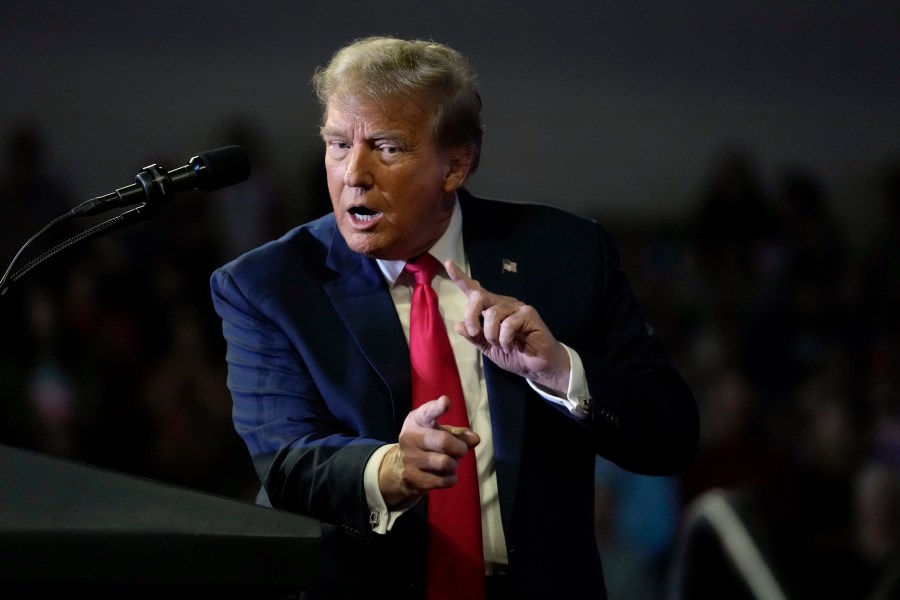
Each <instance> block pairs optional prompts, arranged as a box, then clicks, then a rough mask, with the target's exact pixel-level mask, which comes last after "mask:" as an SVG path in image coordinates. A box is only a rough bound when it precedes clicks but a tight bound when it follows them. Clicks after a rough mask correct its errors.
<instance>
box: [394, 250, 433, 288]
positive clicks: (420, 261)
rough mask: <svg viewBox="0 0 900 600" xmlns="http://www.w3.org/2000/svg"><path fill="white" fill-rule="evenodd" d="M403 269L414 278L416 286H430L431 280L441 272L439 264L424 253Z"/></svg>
mask: <svg viewBox="0 0 900 600" xmlns="http://www.w3.org/2000/svg"><path fill="white" fill-rule="evenodd" d="M403 268H404V270H405V271H406V272H407V273H412V274H413V277H415V278H416V285H422V284H426V285H430V284H431V280H432V279H434V276H435V275H437V273H438V271H440V270H441V263H440V261H438V259H436V258H435V257H433V256H432V255H430V254H428V253H427V252H426V253H425V254H420V255H419V256H418V257H416V258H414V259H413V260H411V261H409V262H407V263H406V266H405V267H403Z"/></svg>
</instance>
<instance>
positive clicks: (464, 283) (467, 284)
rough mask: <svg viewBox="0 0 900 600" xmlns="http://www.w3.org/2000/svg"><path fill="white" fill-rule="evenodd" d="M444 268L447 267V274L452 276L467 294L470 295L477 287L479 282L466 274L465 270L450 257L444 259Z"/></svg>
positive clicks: (457, 285) (454, 281)
mask: <svg viewBox="0 0 900 600" xmlns="http://www.w3.org/2000/svg"><path fill="white" fill-rule="evenodd" d="M444 268H445V269H447V275H449V276H450V280H451V281H452V282H453V283H455V284H456V287H458V288H459V289H460V290H461V291H462V293H464V294H465V295H467V296H468V295H469V292H472V291H474V290H475V289H477V284H476V283H475V280H474V279H472V278H471V277H469V276H468V275H466V273H465V271H463V270H462V269H460V268H459V265H457V264H456V263H455V262H453V261H452V260H450V259H447V260H446V261H444Z"/></svg>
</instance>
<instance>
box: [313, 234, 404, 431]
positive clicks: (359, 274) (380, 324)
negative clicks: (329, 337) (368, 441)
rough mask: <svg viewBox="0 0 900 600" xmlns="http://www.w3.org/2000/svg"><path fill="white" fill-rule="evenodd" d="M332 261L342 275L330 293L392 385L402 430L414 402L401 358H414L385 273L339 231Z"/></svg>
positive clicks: (397, 423)
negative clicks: (345, 239) (350, 243)
mask: <svg viewBox="0 0 900 600" xmlns="http://www.w3.org/2000/svg"><path fill="white" fill-rule="evenodd" d="M326 264H327V266H328V267H329V268H331V269H332V270H334V271H335V272H336V273H337V276H336V277H335V278H334V279H332V280H331V281H328V282H327V283H326V284H325V292H326V293H327V294H328V296H329V297H330V298H331V301H332V303H333V304H334V307H335V310H336V311H337V313H338V314H339V315H340V317H341V319H342V320H343V321H344V324H345V325H346V327H347V330H348V331H349V332H350V335H351V336H353V339H354V340H355V341H356V343H357V345H358V346H359V349H360V351H361V352H362V353H363V355H364V356H365V357H366V359H367V360H368V361H369V364H371V365H372V368H373V369H374V370H375V371H376V372H377V373H378V375H379V377H381V379H382V381H384V383H385V385H386V386H387V388H388V391H389V393H390V396H391V405H392V410H393V413H394V414H393V420H394V425H395V429H396V431H397V432H398V433H399V431H400V428H401V426H402V425H403V420H404V419H405V418H406V414H407V413H408V412H409V411H410V410H411V408H412V400H411V398H410V386H411V383H410V373H409V363H408V362H406V361H403V360H397V357H398V356H400V357H404V356H408V355H409V347H408V345H407V342H406V338H405V337H404V335H403V328H402V327H401V325H400V321H399V318H398V317H397V309H396V308H395V307H394V302H393V300H392V298H391V294H390V291H389V290H388V288H387V285H386V283H385V281H384V276H383V275H382V274H381V271H380V270H379V269H378V264H377V263H376V262H375V261H374V260H373V259H370V258H367V257H365V256H362V255H360V254H357V253H356V252H353V251H352V250H350V248H349V247H348V246H347V244H346V242H345V241H344V239H343V238H342V237H341V235H340V234H339V233H338V232H337V230H335V233H334V236H333V238H332V242H331V248H330V250H329V253H328V258H327V259H326ZM373 314H374V315H377V316H375V317H373V316H372V315H373Z"/></svg>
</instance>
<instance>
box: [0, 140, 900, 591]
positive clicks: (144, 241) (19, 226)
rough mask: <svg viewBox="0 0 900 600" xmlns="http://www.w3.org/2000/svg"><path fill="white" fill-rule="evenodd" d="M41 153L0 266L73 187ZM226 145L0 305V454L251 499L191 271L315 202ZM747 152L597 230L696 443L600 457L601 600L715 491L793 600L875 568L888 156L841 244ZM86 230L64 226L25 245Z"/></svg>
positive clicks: (899, 274)
mask: <svg viewBox="0 0 900 600" xmlns="http://www.w3.org/2000/svg"><path fill="white" fill-rule="evenodd" d="M43 144H44V140H43V138H42V135H41V131H40V128H39V127H38V126H35V125H34V124H28V123H23V124H22V126H21V127H20V128H17V129H16V130H15V131H12V132H8V134H7V137H6V146H5V151H6V162H5V163H4V165H3V169H2V171H0V207H2V208H3V212H2V214H3V219H2V221H0V260H2V267H0V268H2V269H3V270H5V269H6V266H7V265H8V264H9V261H11V260H12V258H13V256H14V255H15V254H16V252H17V251H18V250H19V248H21V247H22V246H23V244H24V243H25V242H26V240H27V239H28V238H29V237H30V236H32V235H33V234H35V233H37V232H38V231H39V230H40V229H41V228H42V227H44V226H45V225H47V224H48V223H50V221H51V220H53V219H54V218H55V217H58V216H60V215H62V214H64V213H66V212H67V211H68V210H69V209H71V208H72V207H73V206H75V205H76V204H78V203H79V202H81V201H83V200H85V199H86V198H81V197H74V196H73V193H72V190H69V189H66V187H65V186H64V185H62V184H61V183H60V182H58V181H55V180H54V179H53V177H52V176H51V174H50V173H51V169H50V168H49V165H48V164H47V161H46V148H45V147H44V145H43ZM226 144H240V145H243V146H245V148H247V149H248V154H250V155H251V157H252V159H251V160H252V163H253V174H252V176H251V178H250V180H248V181H247V182H244V183H243V184H241V185H239V186H234V187H233V188H226V189H225V190H220V191H218V192H215V194H217V198H216V199H215V200H214V201H213V200H205V199H203V198H198V199H197V201H196V202H194V201H184V202H181V201H180V202H178V203H172V204H171V205H170V206H168V207H166V210H165V211H163V213H162V214H161V215H160V216H159V217H157V218H156V220H154V221H153V222H148V223H139V224H137V225H135V226H132V227H129V228H128V229H126V230H122V231H115V232H112V233H110V234H109V235H104V236H102V237H99V238H97V239H95V240H93V241H91V242H90V243H87V244H82V245H79V246H78V247H77V248H76V249H68V250H66V253H65V254H64V255H62V256H61V257H60V258H54V259H53V260H50V261H47V263H46V264H45V265H43V266H41V267H40V268H39V269H36V270H35V272H34V274H29V276H28V277H27V278H25V279H23V280H22V281H21V282H17V283H16V285H15V286H12V287H11V289H10V292H9V293H7V294H6V295H5V296H0V331H2V344H0V443H2V444H7V445H12V446H18V447H24V448H30V449H34V450H38V451H41V452H47V453H50V454H53V455H56V456H61V457H66V458H72V459H75V460H80V461H85V462H88V463H91V464H94V465H98V466H102V467H108V468H112V469H115V470H119V471H123V472H126V473H133V474H137V475H141V476H147V477H151V478H154V479H158V480H160V481H163V482H168V483H173V484H177V485H184V486H187V487H190V488H194V489H199V490H202V491H209V492H213V493H217V494H223V495H227V496H230V497H235V498H239V499H246V500H251V499H252V498H253V496H254V495H255V492H256V489H257V487H258V484H257V481H256V479H255V475H254V473H253V470H252V467H251V465H250V462H249V458H248V457H247V453H246V451H245V449H244V448H243V446H242V445H241V442H240V440H239V439H238V438H237V436H236V434H235V433H234V431H233V429H232V424H231V414H230V411H231V403H230V398H229V395H228V390H227V389H226V387H225V362H224V343H223V341H222V337H221V332H220V323H219V321H218V318H217V317H216V316H215V314H214V312H213V310H212V307H211V302H210V299H209V291H208V278H209V275H210V273H211V272H212V270H213V268H215V267H216V266H218V265H220V264H222V263H223V262H225V261H226V260H228V259H229V258H231V257H233V256H236V255H237V254H238V253H240V252H242V251H243V250H246V249H248V248H250V247H252V246H255V245H257V244H258V243H260V242H262V241H264V240H266V239H271V238H273V237H275V236H277V235H280V234H281V233H282V232H284V231H286V230H287V229H288V228H290V227H291V226H293V225H294V224H296V223H299V222H300V221H301V220H305V219H307V218H310V217H313V216H317V215H318V214H321V213H322V212H325V211H327V210H330V208H329V204H328V201H327V192H326V191H325V190H324V189H323V188H322V187H321V185H322V184H321V183H320V182H319V179H318V178H316V177H315V176H309V175H308V173H309V169H308V168H306V170H305V171H304V172H305V173H307V175H306V176H305V179H303V180H302V184H301V183H298V180H296V179H294V178H293V176H292V175H288V176H283V175H281V174H278V173H275V172H273V170H272V169H269V168H268V166H267V165H268V164H269V163H268V161H267V156H266V154H267V148H265V144H264V143H263V142H261V141H260V137H259V132H258V131H256V130H255V129H254V128H253V127H252V124H248V123H246V122H235V123H232V124H230V125H229V129H228V130H227V132H224V133H223V134H222V143H221V145H226ZM755 159H756V157H754V155H753V153H752V152H751V151H747V150H745V149H742V148H741V147H731V148H728V149H725V150H723V151H722V152H721V154H717V155H716V156H715V162H714V166H713V167H712V168H711V169H710V172H709V173H708V176H707V178H706V181H705V185H704V188H703V190H702V191H701V196H700V197H699V198H697V203H696V207H697V208H696V210H695V213H694V214H692V215H690V218H689V219H687V220H686V222H687V225H682V226H678V227H663V228H660V227H649V226H648V227H642V226H641V225H640V224H631V225H629V226H627V227H626V226H621V227H618V226H615V225H611V226H610V230H611V233H612V234H613V236H614V238H616V239H617V241H618V242H619V244H620V246H621V250H622V255H623V261H624V264H625V267H626V270H627V271H628V274H629V276H630V278H631V282H632V286H633V287H634V288H635V290H636V291H637V293H638V296H639V298H641V299H642V301H643V303H644V305H645V308H646V312H647V314H648V316H649V319H650V321H651V322H652V324H653V325H654V327H655V328H656V329H657V330H658V331H659V333H660V336H661V338H662V341H663V344H664V346H666V348H667V350H668V351H669V353H670V354H671V355H672V356H673V357H674V359H675V361H676V363H677V364H678V366H679V367H680V368H681V369H682V370H683V372H684V373H685V375H686V376H687V378H688V380H689V381H690V383H691V385H692V387H693V388H694V391H695V393H696V395H697V398H698V401H699V403H700V406H701V411H702V439H701V444H700V448H699V451H698V454H697V456H696V458H695V460H694V461H693V462H692V463H691V464H690V465H689V466H688V468H687V469H686V470H685V471H684V472H683V473H682V474H681V475H679V476H678V477H673V478H651V477H641V476H635V475H632V474H629V473H626V472H624V471H621V470H620V469H618V468H617V467H615V466H614V465H611V464H609V463H607V462H605V461H603V460H598V463H597V537H598V543H599V544H600V545H601V548H602V552H603V555H604V560H605V561H606V564H607V565H608V567H607V576H608V579H609V587H610V598H611V600H626V599H631V598H634V599H640V600H647V599H651V598H660V597H662V588H663V587H664V578H665V573H666V566H667V561H668V560H669V559H670V557H671V549H672V545H673V543H674V541H675V539H676V535H677V533H678V527H679V523H680V521H681V516H682V514H683V512H684V510H685V508H686V507H688V506H689V505H690V504H691V502H693V501H695V500H696V499H697V498H699V497H701V496H702V495H703V494H704V493H705V492H707V491H709V490H713V489H728V490H739V491H742V492H746V493H747V494H749V495H750V496H751V497H752V498H753V499H754V506H755V507H756V509H757V511H758V515H759V517H760V522H761V523H763V524H764V527H757V528H756V531H757V532H758V533H759V534H760V535H761V536H765V537H766V538H767V539H769V540H770V542H771V543H770V544H769V545H768V548H770V549H771V550H772V554H771V560H772V564H773V568H775V569H776V571H777V573H778V574H779V577H781V578H782V579H783V581H784V584H785V587H786V588H787V589H789V590H791V591H792V592H794V593H793V594H792V595H791V596H790V597H791V598H792V599H793V598H807V597H809V598H818V597H840V598H866V597H868V596H867V593H868V592H869V591H871V590H873V589H874V588H875V586H876V583H877V582H878V581H879V580H880V579H881V578H882V577H883V576H884V575H885V573H886V572H887V571H889V570H890V569H891V566H890V565H891V561H892V559H893V558H894V556H893V555H894V552H895V548H896V546H897V542H898V535H900V531H898V525H900V521H898V518H900V388H898V386H900V370H898V368H897V366H898V365H897V363H898V361H900V328H898V326H897V325H898V324H897V322H896V321H897V320H898V319H900V311H898V310H897V307H898V306H900V163H898V164H893V165H891V164H886V165H885V169H884V171H883V173H881V175H880V179H879V180H878V181H877V182H872V183H875V184H877V185H879V186H880V187H879V190H880V191H879V194H880V199H881V200H882V202H883V205H882V207H881V211H882V212H881V213H880V214H879V216H878V218H879V219H880V227H881V229H880V230H879V231H878V233H877V234H874V235H872V236H868V237H867V239H866V240H865V243H864V244H863V247H851V244H850V242H849V239H848V236H847V231H846V228H845V227H844V225H843V224H842V223H841V222H840V220H839V219H838V218H837V217H836V216H835V213H834V211H833V205H832V199H831V198H830V197H829V190H828V189H826V187H825V186H824V185H823V183H822V180H821V179H820V178H819V177H818V175H817V173H815V172H811V171H810V170H809V169H805V168H803V167H802V166H799V167H796V168H785V169H783V170H782V171H780V172H779V174H778V176H777V178H776V179H775V180H767V179H766V178H764V177H763V175H762V172H761V170H760V169H759V167H758V165H757V163H756V160H755ZM298 172H299V169H298ZM310 198H316V199H318V200H317V203H315V204H312V203H311V201H310ZM590 216H595V217H596V218H598V220H600V221H601V222H603V221H604V218H603V215H600V214H598V215H590ZM107 218H108V217H107ZM100 220H102V219H100ZM85 225H86V224H84V223H71V222H66V223H64V224H63V225H62V226H61V227H60V229H59V230H58V231H57V230H51V231H49V232H48V233H47V234H46V237H42V238H39V239H38V240H36V242H35V246H36V247H37V248H40V249H41V250H40V251H43V250H46V249H47V247H48V245H52V244H56V243H58V242H59V241H60V240H65V239H67V236H71V235H75V233H76V232H77V231H80V230H83V229H84V228H85ZM51 234H52V235H51ZM34 252H38V251H37V250H34ZM38 253H39V252H38ZM18 266H19V267H21V266H22V263H20V264H19V265H18Z"/></svg>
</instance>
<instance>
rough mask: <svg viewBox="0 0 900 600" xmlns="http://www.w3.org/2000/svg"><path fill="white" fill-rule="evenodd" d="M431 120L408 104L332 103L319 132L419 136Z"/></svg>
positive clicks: (394, 101) (418, 107)
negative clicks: (390, 133)
mask: <svg viewBox="0 0 900 600" xmlns="http://www.w3.org/2000/svg"><path fill="white" fill-rule="evenodd" d="M430 120H431V114H430V113H429V112H428V111H427V110H426V109H425V108H423V107H422V106H421V105H419V104H418V103H416V102H413V101H411V100H405V99H391V100H386V101H373V100H360V99H357V98H350V99H347V98H343V99H333V100H332V101H330V102H329V103H328V105H327V106H326V109H325V122H324V124H323V126H322V132H323V133H344V134H346V133H349V132H353V133H363V134H366V135H369V134H372V133H375V132H380V131H393V132H397V133H404V134H406V135H413V134H418V135H420V136H422V135H425V134H426V133H427V131H428V127H429V124H430Z"/></svg>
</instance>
